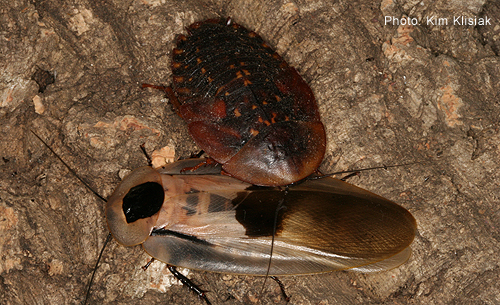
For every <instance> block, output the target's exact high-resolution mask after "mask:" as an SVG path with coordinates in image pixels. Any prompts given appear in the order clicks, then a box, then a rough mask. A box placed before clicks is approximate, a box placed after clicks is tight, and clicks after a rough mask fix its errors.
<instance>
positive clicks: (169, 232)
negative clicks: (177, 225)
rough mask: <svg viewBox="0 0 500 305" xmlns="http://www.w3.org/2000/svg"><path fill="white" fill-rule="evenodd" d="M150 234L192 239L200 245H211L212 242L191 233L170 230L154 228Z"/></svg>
mask: <svg viewBox="0 0 500 305" xmlns="http://www.w3.org/2000/svg"><path fill="white" fill-rule="evenodd" d="M151 236H175V237H178V238H180V239H185V240H189V241H192V242H194V243H197V244H200V245H205V246H212V244H211V243H209V242H208V241H206V240H203V239H200V238H198V237H196V236H193V235H187V234H182V233H179V232H175V231H172V230H165V229H155V230H153V232H151Z"/></svg>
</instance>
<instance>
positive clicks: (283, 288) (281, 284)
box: [270, 275, 290, 303]
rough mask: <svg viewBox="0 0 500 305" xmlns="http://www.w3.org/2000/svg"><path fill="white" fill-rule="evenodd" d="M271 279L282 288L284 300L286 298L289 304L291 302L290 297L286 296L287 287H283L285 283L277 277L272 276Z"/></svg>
mask: <svg viewBox="0 0 500 305" xmlns="http://www.w3.org/2000/svg"><path fill="white" fill-rule="evenodd" d="M270 278H272V279H273V280H274V281H275V282H276V283H278V285H279V286H280V289H281V294H282V295H283V298H285V302H287V303H288V302H290V297H289V296H288V295H287V294H286V291H285V285H283V283H282V282H281V281H280V279H279V278H278V277H276V276H272V275H271V276H270Z"/></svg>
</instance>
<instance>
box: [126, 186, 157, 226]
mask: <svg viewBox="0 0 500 305" xmlns="http://www.w3.org/2000/svg"><path fill="white" fill-rule="evenodd" d="M164 199H165V191H164V190H163V186H162V185H161V184H159V183H156V182H145V183H143V184H139V185H137V186H134V187H133V188H131V189H130V191H129V192H128V193H127V195H125V197H123V213H124V214H125V218H126V219H127V223H132V222H135V221H137V220H139V219H143V218H148V217H151V216H153V215H154V214H156V213H158V211H159V210H160V209H161V206H162V205H163V200H164Z"/></svg>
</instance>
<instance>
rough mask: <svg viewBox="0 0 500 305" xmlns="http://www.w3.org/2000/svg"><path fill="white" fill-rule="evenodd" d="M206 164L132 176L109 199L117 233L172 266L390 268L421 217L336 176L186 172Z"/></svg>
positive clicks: (259, 270)
mask: <svg viewBox="0 0 500 305" xmlns="http://www.w3.org/2000/svg"><path fill="white" fill-rule="evenodd" d="M199 163H200V160H198V159H188V160H184V161H179V162H175V163H172V164H170V165H168V166H166V167H165V168H163V169H161V170H154V169H152V168H150V167H141V168H139V169H137V170H135V171H133V172H132V173H131V174H130V175H128V176H127V177H126V178H125V179H124V180H123V181H122V182H121V183H120V185H119V186H118V187H117V188H116V190H115V192H114V193H113V195H112V196H111V197H110V198H109V200H108V202H107V204H106V218H107V222H108V226H109V229H110V232H111V234H112V235H113V237H114V238H115V239H116V240H117V241H118V242H119V243H121V244H123V245H125V246H133V245H138V244H142V246H143V248H144V250H145V251H146V252H147V253H148V254H149V255H151V256H152V257H154V258H156V259H159V260H161V261H163V262H165V263H167V264H169V265H174V266H179V267H185V268H189V269H194V270H205V271H213V272H221V273H232V274H245V275H256V276H266V275H271V276H281V275H297V274H312V273H322V272H330V271H334V270H346V269H351V270H356V271H363V272H372V271H382V270H388V269H392V268H394V267H397V266H399V265H400V264H402V263H404V262H405V261H406V260H407V259H408V257H409V255H410V252H411V250H410V244H411V243H412V241H413V238H414V236H415V233H416V221H415V219H414V218H413V216H412V215H411V214H410V213H409V212H408V211H407V210H406V209H404V208H402V207H401V206H399V205H397V204H395V203H394V202H392V201H390V200H388V199H385V198H383V197H380V196H378V195H375V194H373V193H371V192H369V191H366V190H363V189H361V188H358V187H356V186H353V185H351V184H349V183H346V182H344V181H341V180H338V179H334V178H328V177H326V178H320V179H306V180H305V181H304V182H302V183H300V184H298V185H292V186H288V187H287V188H279V187H256V186H253V185H251V184H249V183H246V182H243V181H240V180H237V179H234V178H231V177H228V176H224V175H220V171H221V167H220V166H207V167H201V168H199V169H198V170H197V171H195V172H189V171H184V172H183V169H184V168H186V167H191V166H193V165H196V164H199ZM271 258H272V259H271Z"/></svg>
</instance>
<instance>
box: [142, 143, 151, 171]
mask: <svg viewBox="0 0 500 305" xmlns="http://www.w3.org/2000/svg"><path fill="white" fill-rule="evenodd" d="M141 150H142V153H143V154H144V156H146V160H147V161H148V166H153V160H152V159H151V156H150V155H149V154H148V152H147V151H146V143H142V144H141Z"/></svg>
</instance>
